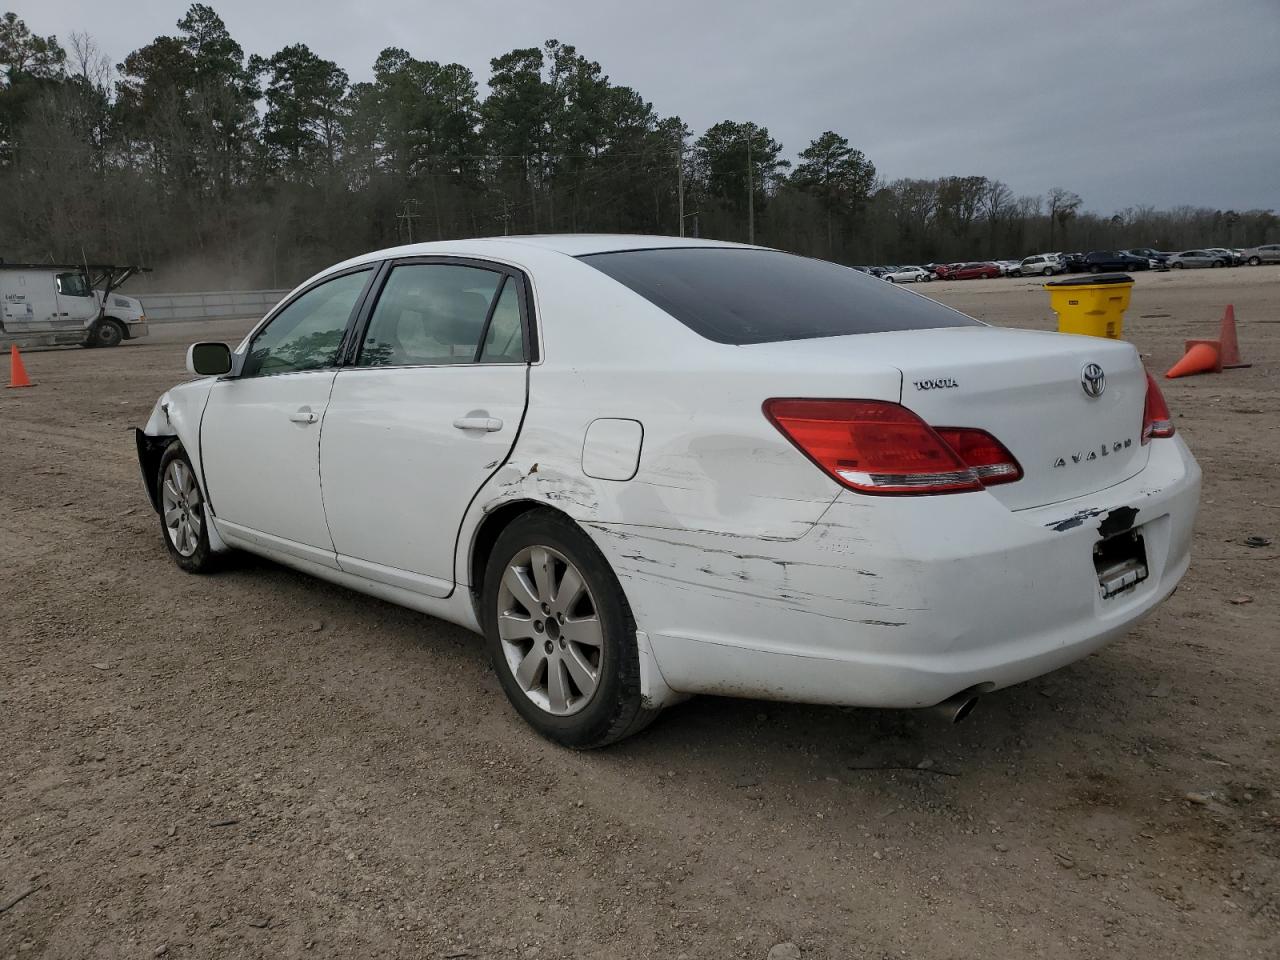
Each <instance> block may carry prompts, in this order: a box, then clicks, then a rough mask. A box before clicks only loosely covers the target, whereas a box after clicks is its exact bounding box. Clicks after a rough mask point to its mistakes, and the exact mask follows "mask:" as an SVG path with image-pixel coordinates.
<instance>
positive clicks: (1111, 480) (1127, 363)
mask: <svg viewBox="0 0 1280 960" xmlns="http://www.w3.org/2000/svg"><path fill="white" fill-rule="evenodd" d="M904 336H910V337H912V338H913V340H914V341H915V342H913V343H912V344H911V348H910V349H909V350H908V351H905V352H904V353H903V355H902V356H900V357H899V359H898V363H897V366H898V368H899V369H900V370H901V371H902V375H903V376H902V400H901V402H902V404H903V406H905V407H907V408H909V409H911V410H913V411H914V412H915V413H917V414H918V415H919V416H920V417H922V418H923V419H924V420H925V421H926V422H927V423H929V424H930V425H932V426H937V427H977V428H980V429H982V430H986V431H987V432H988V433H990V434H991V435H992V436H994V437H995V438H996V439H997V440H999V441H1000V442H1001V443H1003V444H1004V445H1005V446H1006V447H1007V448H1008V449H1009V452H1010V453H1012V454H1013V455H1014V457H1016V458H1017V460H1018V463H1019V464H1020V465H1021V466H1022V470H1023V478H1022V479H1021V480H1019V481H1017V482H1015V483H1007V484H1001V485H998V486H994V487H991V488H990V490H989V492H990V493H991V495H992V496H994V497H996V498H998V499H999V500H1000V501H1002V502H1003V503H1004V504H1005V505H1006V506H1008V507H1009V508H1010V509H1013V510H1021V509H1026V508H1029V507H1037V506H1043V505H1045V504H1050V503H1058V502H1060V501H1062V500H1070V499H1073V498H1075V497H1082V496H1086V495H1088V494H1091V493H1095V492H1097V491H1098V490H1104V489H1106V488H1107V487H1111V486H1114V485H1116V484H1117V483H1121V482H1123V481H1125V480H1127V479H1129V478H1130V477H1132V476H1133V475H1134V474H1136V473H1138V472H1139V471H1141V470H1142V469H1143V468H1144V467H1145V466H1146V464H1147V455H1148V449H1147V447H1145V446H1143V445H1142V416H1143V406H1144V402H1145V400H1146V393H1147V380H1146V373H1145V371H1144V370H1143V367H1142V362H1141V361H1140V359H1139V358H1138V353H1137V351H1136V350H1135V349H1134V348H1133V347H1132V346H1131V345H1130V344H1127V343H1122V342H1120V341H1115V340H1103V339H1100V338H1098V337H1082V336H1064V335H1061V334H1053V333H1044V332H1040V331H1033V330H1002V329H998V328H994V327H978V328H974V327H968V328H956V329H949V330H929V331H918V332H913V333H911V334H907V335H904ZM1093 365H1096V366H1097V367H1098V368H1101V372H1102V374H1103V378H1104V379H1103V381H1102V383H1101V386H1102V390H1101V393H1100V394H1099V395H1098V396H1091V395H1090V393H1089V392H1087V391H1086V389H1085V388H1086V386H1090V385H1091V383H1089V382H1087V381H1090V379H1091V378H1090V377H1089V376H1088V374H1096V373H1097V370H1096V369H1094V367H1093ZM1093 379H1094V380H1095V381H1096V378H1093Z"/></svg>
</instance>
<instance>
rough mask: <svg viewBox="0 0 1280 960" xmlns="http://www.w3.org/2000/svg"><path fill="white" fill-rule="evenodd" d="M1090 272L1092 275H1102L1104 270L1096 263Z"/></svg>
mask: <svg viewBox="0 0 1280 960" xmlns="http://www.w3.org/2000/svg"><path fill="white" fill-rule="evenodd" d="M1089 272H1090V273H1101V272H1102V268H1101V267H1100V266H1098V265H1097V264H1096V263H1095V264H1094V265H1093V266H1092V267H1090V268H1089Z"/></svg>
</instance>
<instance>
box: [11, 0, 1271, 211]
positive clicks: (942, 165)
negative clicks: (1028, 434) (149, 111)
mask: <svg viewBox="0 0 1280 960" xmlns="http://www.w3.org/2000/svg"><path fill="white" fill-rule="evenodd" d="M208 2H209V3H210V5H211V6H212V7H213V8H214V9H215V10H217V11H218V13H219V14H220V15H221V16H222V18H223V19H224V20H225V21H226V22H227V25H228V27H229V29H230V30H231V33H232V35H233V36H234V37H235V38H236V39H237V40H238V41H239V42H240V44H241V45H242V46H243V47H244V48H245V52H246V53H260V54H264V55H269V54H271V53H273V52H274V51H276V50H278V49H279V48H281V47H283V46H286V45H287V44H290V43H295V42H299V41H301V42H303V43H306V44H307V45H308V46H310V47H311V48H312V49H313V50H315V51H316V52H317V53H319V54H321V55H322V56H324V57H327V58H329V59H332V60H335V61H337V62H338V63H339V64H340V65H341V66H342V67H343V68H344V69H345V70H346V71H347V72H348V73H349V74H350V75H351V78H352V80H353V81H356V80H363V79H367V78H368V77H369V75H370V71H371V66H372V63H373V61H374V58H375V57H376V56H377V54H378V52H379V51H380V50H382V49H383V48H384V47H388V46H399V47H404V48H406V49H407V50H409V52H410V53H411V54H413V55H414V56H416V57H419V58H421V59H425V60H439V61H443V62H449V61H456V62H458V63H462V64H464V65H466V66H468V67H470V68H471V69H472V70H473V71H474V73H475V74H476V78H477V79H478V80H479V81H480V82H481V84H482V85H483V83H484V80H485V78H486V77H487V76H488V72H489V60H490V59H491V58H492V57H495V56H498V55H499V54H502V53H505V52H506V51H508V50H511V49H513V48H515V47H528V46H536V45H538V44H540V43H541V42H542V41H544V40H546V39H548V38H551V37H555V38H557V39H559V40H561V41H562V42H565V43H572V44H574V45H576V46H577V48H578V51H579V52H580V53H582V54H584V55H586V56H587V57H590V58H591V59H593V60H597V61H599V62H600V64H601V65H602V66H603V67H604V71H605V73H607V74H608V75H609V76H610V77H611V78H612V79H613V81H614V82H615V83H620V84H625V85H627V86H631V87H634V88H635V89H636V90H638V91H639V92H640V94H641V95H642V96H643V97H645V98H646V99H647V100H650V101H651V102H652V103H653V105H654V107H655V108H656V109H657V110H658V112H659V113H661V114H662V115H664V116H669V115H679V116H681V117H683V118H684V120H685V122H686V123H688V124H689V125H690V126H691V127H692V128H693V129H694V130H695V131H696V132H697V133H701V131H702V130H704V129H705V128H706V127H708V126H710V125H711V124H713V123H715V122H717V121H719V120H739V121H747V120H750V121H753V122H755V123H758V124H763V125H765V126H767V127H768V128H769V132H770V133H771V134H772V135H773V137H774V138H775V139H776V140H778V141H780V142H781V143H782V144H783V146H784V147H785V149H786V151H787V156H789V157H793V156H794V154H795V153H796V152H797V151H799V150H801V149H803V148H804V146H805V145H806V144H807V143H808V142H809V141H810V140H811V139H812V138H813V137H815V136H817V135H818V134H820V133H821V132H822V131H824V130H828V129H830V130H835V131H836V132H838V133H840V134H843V135H844V136H847V137H848V138H849V140H850V141H851V142H852V143H853V145H854V146H856V147H858V148H859V149H861V150H862V151H863V152H864V153H866V154H867V156H868V157H870V159H871V160H872V162H873V163H875V165H876V168H877V170H878V171H879V173H880V175H881V176H882V177H884V178H886V179H896V178H898V177H936V176H944V175H967V174H983V175H986V176H989V177H995V178H998V179H1001V180H1004V181H1005V182H1006V183H1008V184H1009V186H1010V187H1012V188H1013V190H1014V191H1015V192H1016V193H1019V194H1041V193H1044V192H1045V191H1047V190H1048V189H1049V188H1050V187H1054V186H1062V187H1066V188H1067V189H1070V190H1074V191H1076V192H1077V193H1079V194H1080V195H1081V196H1082V197H1083V198H1084V201H1085V207H1086V208H1088V209H1091V210H1096V211H1099V212H1103V213H1110V212H1112V211H1113V210H1116V209H1120V208H1123V207H1125V206H1131V205H1138V204H1152V205H1155V206H1161V207H1170V206H1175V205H1179V204H1184V203H1185V204H1192V205H1195V206H1208V207H1218V208H1222V209H1227V208H1237V209H1246V208H1253V207H1263V208H1271V209H1277V208H1280V0H1124V2H1119V3H1116V2H1101V0H1053V2H1050V3H1042V2H1039V0H1008V2H1003V3H998V2H994V0H990V2H965V0H941V2H939V0H898V2H890V0H801V2H794V3H787V2H779V0H772V2H764V0H684V2H675V0H449V2H444V0H361V2H352V0H310V2H306V0H208ZM187 5H188V4H187V3H186V2H180V0H171V2H161V0H129V2H128V3H103V2H101V0H92V2H90V0H40V2H38V3H33V2H29V0H19V2H16V3H15V0H0V9H13V10H14V11H15V12H17V14H18V15H19V16H20V17H22V18H23V19H25V20H26V21H27V25H28V26H29V27H30V28H31V29H32V30H33V31H35V32H37V33H41V34H47V33H56V34H57V35H58V36H59V37H60V38H62V39H63V40H64V41H65V40H66V39H67V36H68V35H69V34H70V33H72V32H73V31H82V32H87V33H89V34H90V35H92V36H93V37H94V38H95V39H96V40H97V41H98V43H99V44H100V46H101V47H102V48H103V50H104V51H105V52H106V53H107V54H109V55H110V57H111V59H112V62H113V63H119V62H120V61H121V60H123V59H124V56H125V55H126V54H127V53H129V51H131V50H133V49H135V48H137V47H140V46H142V45H143V44H145V43H147V42H149V41H150V40H151V39H152V38H154V37H156V36H157V35H160V34H165V33H169V34H172V33H174V32H176V28H175V26H174V24H175V22H176V21H177V20H178V18H179V17H180V16H181V15H182V13H183V11H184V10H185V9H186V7H187Z"/></svg>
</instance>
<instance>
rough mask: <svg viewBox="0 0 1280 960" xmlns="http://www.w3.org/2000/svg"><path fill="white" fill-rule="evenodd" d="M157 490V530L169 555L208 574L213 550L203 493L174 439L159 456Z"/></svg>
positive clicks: (188, 568)
mask: <svg viewBox="0 0 1280 960" xmlns="http://www.w3.org/2000/svg"><path fill="white" fill-rule="evenodd" d="M159 491H160V498H159V499H160V531H161V533H163V534H164V544H165V546H166V547H168V548H169V556H171V557H173V562H174V563H176V564H177V565H178V566H179V567H181V568H182V569H183V570H185V571H187V573H208V572H209V570H210V569H212V566H213V551H212V550H211V549H210V547H209V530H208V524H209V518H208V515H207V514H206V512H205V507H204V496H203V495H202V494H201V493H200V484H199V483H198V482H197V481H196V474H195V471H194V470H193V469H192V468H191V461H190V460H189V459H188V458H187V454H186V451H185V450H183V449H182V444H180V443H178V442H176V441H175V442H174V443H171V444H170V445H169V448H168V449H167V450H165V452H164V456H162V457H161V458H160V477H159Z"/></svg>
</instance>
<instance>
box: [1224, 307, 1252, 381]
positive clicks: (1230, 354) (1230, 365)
mask: <svg viewBox="0 0 1280 960" xmlns="http://www.w3.org/2000/svg"><path fill="white" fill-rule="evenodd" d="M1218 340H1219V342H1221V344H1222V368H1223V369H1224V370H1228V369H1234V368H1236V367H1252V366H1253V364H1252V363H1245V362H1244V361H1242V360H1241V359H1240V344H1238V343H1237V342H1236V308H1235V306H1234V304H1230V303H1228V304H1227V309H1226V312H1225V313H1223V314H1222V332H1221V333H1220V334H1218Z"/></svg>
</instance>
